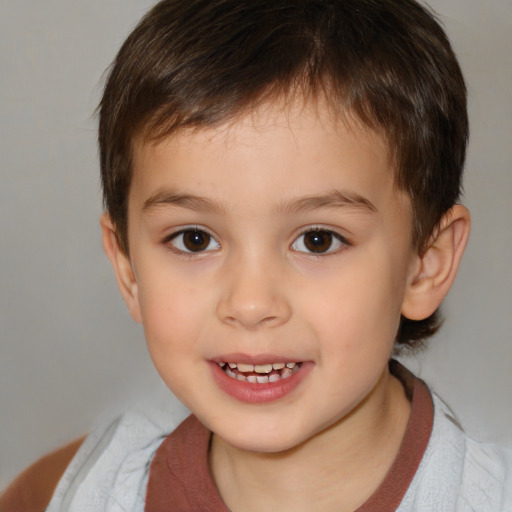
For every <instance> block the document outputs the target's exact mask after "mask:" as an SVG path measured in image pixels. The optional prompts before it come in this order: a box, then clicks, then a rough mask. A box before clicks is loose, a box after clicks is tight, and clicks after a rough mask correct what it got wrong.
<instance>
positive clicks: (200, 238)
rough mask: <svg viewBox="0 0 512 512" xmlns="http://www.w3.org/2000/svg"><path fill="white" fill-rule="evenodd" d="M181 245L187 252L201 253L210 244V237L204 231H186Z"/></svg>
mask: <svg viewBox="0 0 512 512" xmlns="http://www.w3.org/2000/svg"><path fill="white" fill-rule="evenodd" d="M183 243H184V244H185V247H186V248H187V249H188V250H189V251H195V252H197V251H203V250H204V249H206V248H207V247H208V244H209V243H210V235H209V234H208V233H205V232H204V231H187V232H186V233H185V234H184V235H183Z"/></svg>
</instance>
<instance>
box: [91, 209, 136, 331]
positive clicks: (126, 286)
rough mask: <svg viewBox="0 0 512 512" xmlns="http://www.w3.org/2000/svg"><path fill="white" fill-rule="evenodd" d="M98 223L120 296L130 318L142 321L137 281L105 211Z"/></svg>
mask: <svg viewBox="0 0 512 512" xmlns="http://www.w3.org/2000/svg"><path fill="white" fill-rule="evenodd" d="M100 224H101V230H102V242H103V250H104V251H105V254H106V255H107V257H108V259H109V260H110V263H111V264H112V267H113V269H114V273H115V276H116V281H117V286H118V287H119V291H120V292H121V296H122V297H123V299H124V301H125V303H126V306H127V307H128V311H129V312H130V315H131V316H132V318H133V319H134V320H135V321H136V322H138V323H142V317H141V313H140V306H139V292H138V287H137V281H136V279H135V275H134V273H133V269H132V265H131V262H130V258H129V256H128V255H127V254H125V252H124V251H123V250H122V249H121V247H120V246H119V241H118V238H117V234H116V228H115V226H114V223H113V222H112V220H111V219H110V216H109V215H108V214H107V213H104V214H103V215H102V216H101V218H100Z"/></svg>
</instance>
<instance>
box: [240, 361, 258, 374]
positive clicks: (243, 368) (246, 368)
mask: <svg viewBox="0 0 512 512" xmlns="http://www.w3.org/2000/svg"><path fill="white" fill-rule="evenodd" d="M237 366H238V369H239V370H240V371H241V372H246V373H247V372H253V371H254V366H253V365H252V364H242V363H238V364H237Z"/></svg>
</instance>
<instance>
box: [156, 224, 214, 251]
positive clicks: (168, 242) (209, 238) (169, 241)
mask: <svg viewBox="0 0 512 512" xmlns="http://www.w3.org/2000/svg"><path fill="white" fill-rule="evenodd" d="M187 234H190V235H193V234H196V235H198V236H200V237H201V238H206V242H207V245H206V247H205V248H204V249H200V250H198V251H194V250H190V248H187V247H186V246H185V240H184V237H185V236H186V235H187ZM180 237H181V238H180ZM175 240H178V242H177V243H173V242H174V241H175ZM212 242H215V244H216V247H214V248H213V249H212V248H209V247H210V245H211V243H212ZM162 243H163V244H164V245H165V246H167V247H169V249H170V250H172V251H174V252H176V253H178V254H179V255H182V256H188V257H192V256H195V255H199V254H202V253H205V252H211V251H215V250H217V249H218V248H219V247H220V244H219V242H217V240H216V239H215V237H214V236H213V235H211V234H210V233H208V231H206V230H205V229H202V228H200V227H198V226H191V227H187V228H184V229H180V230H179V231H176V232H174V233H171V234H170V235H169V236H167V237H165V238H164V239H163V241H162ZM177 244H179V245H181V247H178V246H177Z"/></svg>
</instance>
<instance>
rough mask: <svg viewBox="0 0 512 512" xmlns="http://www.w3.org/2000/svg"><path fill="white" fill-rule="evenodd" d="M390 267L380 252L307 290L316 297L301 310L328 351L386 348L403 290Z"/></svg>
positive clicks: (392, 337)
mask: <svg viewBox="0 0 512 512" xmlns="http://www.w3.org/2000/svg"><path fill="white" fill-rule="evenodd" d="M370 256H371V255H370ZM354 260H357V259H356V258H354ZM393 268H394V267H393V266H392V265H390V264H389V262H386V259H385V258H383V257H382V255H380V257H373V258H372V257H368V258H367V259H366V261H365V260H362V259H359V260H357V263H356V262H353V264H351V265H350V266H347V269H346V270H345V269H341V270H340V271H338V272H337V273H336V274H335V278H333V279H329V280H325V281H324V282H322V283H320V286H315V288H314V289H312V290H310V291H309V292H308V295H310V296H314V297H317V299H318V300H316V301H315V302H314V303H313V304H312V305H311V304H309V305H307V304H304V305H303V306H302V309H303V310H304V311H309V313H307V314H308V316H309V318H310V322H312V323H313V324H314V325H315V326H316V329H317V331H318V334H319V336H320V337H321V338H322V339H323V340H326V342H327V343H328V345H329V346H330V349H331V350H333V351H335V350H347V351H351V352H352V351H357V352H361V353H363V354H364V353H365V352H371V351H375V350H376V349H377V350H379V349H381V348H382V349H383V350H384V351H385V352H386V353H387V352H388V351H389V350H390V348H391V347H392V345H393V342H394V338H395V335H396V330H397V329H398V325H399V321H400V311H401V302H402V294H403V289H402V288H403V287H402V285H401V282H402V281H403V280H402V279H401V278H400V277H399V276H397V275H395V273H394V271H393Z"/></svg>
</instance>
